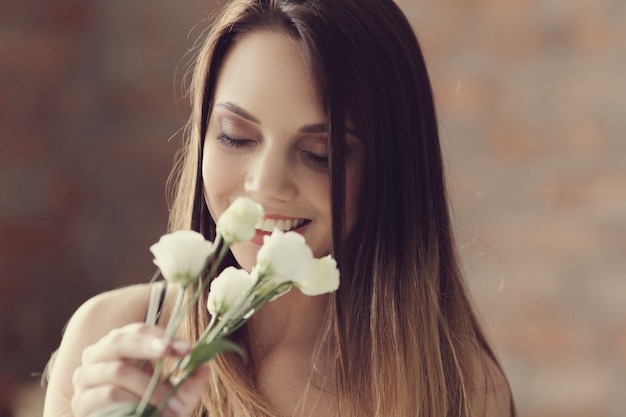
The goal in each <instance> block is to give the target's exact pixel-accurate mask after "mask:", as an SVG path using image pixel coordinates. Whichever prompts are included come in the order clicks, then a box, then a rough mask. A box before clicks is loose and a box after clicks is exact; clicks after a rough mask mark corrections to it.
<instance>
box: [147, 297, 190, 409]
mask: <svg viewBox="0 0 626 417" xmlns="http://www.w3.org/2000/svg"><path fill="white" fill-rule="evenodd" d="M184 297H185V287H184V286H182V285H181V286H180V288H179V290H178V294H177V296H176V303H175V304H174V309H173V310H172V316H171V319H170V321H169V323H167V328H166V329H165V341H166V342H167V343H169V342H170V341H171V340H172V338H173V337H174V334H175V332H176V329H177V328H178V324H179V323H180V319H178V313H179V311H180V307H181V305H182V303H183V299H184ZM162 369H163V359H159V360H158V361H157V362H156V365H155V367H154V372H152V378H150V382H149V383H148V387H147V388H146V391H145V393H144V395H143V397H141V401H140V402H139V405H138V406H137V409H136V413H137V415H139V416H143V413H144V412H145V411H146V407H148V404H149V402H150V398H152V394H154V390H155V389H156V386H157V384H158V383H159V378H160V376H161V370H162Z"/></svg>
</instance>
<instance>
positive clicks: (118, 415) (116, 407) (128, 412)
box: [89, 402, 156, 417]
mask: <svg viewBox="0 0 626 417" xmlns="http://www.w3.org/2000/svg"><path fill="white" fill-rule="evenodd" d="M137 406H138V404H135V403H131V402H124V403H115V404H111V405H110V406H108V407H106V408H103V409H101V410H98V411H95V412H93V413H91V414H90V415H89V417H148V416H151V415H152V414H153V413H154V412H155V411H156V407H154V406H152V405H148V406H147V407H146V409H145V410H144V412H143V415H141V416H140V415H139V414H137Z"/></svg>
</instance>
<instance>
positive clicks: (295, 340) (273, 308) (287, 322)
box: [247, 288, 328, 361]
mask: <svg viewBox="0 0 626 417" xmlns="http://www.w3.org/2000/svg"><path fill="white" fill-rule="evenodd" d="M327 306H328V295H321V296H316V297H309V296H305V295H303V294H302V293H301V292H300V291H298V290H297V289H295V288H294V289H292V290H291V291H290V292H288V293H287V294H285V295H283V296H281V297H279V298H278V299H276V300H274V301H272V302H270V303H268V304H266V305H265V306H264V307H263V309H261V310H260V311H259V312H258V313H256V314H255V315H254V316H253V317H252V318H251V319H250V321H249V323H248V325H247V326H248V332H249V334H250V335H251V338H250V340H253V341H254V342H253V343H252V346H250V350H251V351H250V354H251V355H252V357H253V358H254V359H255V361H257V360H263V358H264V357H266V356H267V355H271V354H272V353H273V352H274V351H276V350H284V349H289V350H290V349H297V350H298V351H299V352H302V353H303V354H307V355H309V356H310V355H312V354H313V351H314V349H315V345H316V341H317V339H318V337H319V335H320V332H321V330H322V326H323V325H324V320H325V317H326V309H327Z"/></svg>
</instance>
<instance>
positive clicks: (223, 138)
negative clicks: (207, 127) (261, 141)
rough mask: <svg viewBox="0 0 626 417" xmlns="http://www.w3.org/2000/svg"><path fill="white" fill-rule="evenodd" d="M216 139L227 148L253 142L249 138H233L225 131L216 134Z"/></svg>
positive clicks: (239, 146)
mask: <svg viewBox="0 0 626 417" xmlns="http://www.w3.org/2000/svg"><path fill="white" fill-rule="evenodd" d="M217 140H219V141H220V142H222V144H223V145H224V146H226V147H227V148H241V147H244V146H247V145H250V144H252V143H254V141H253V140H251V139H235V138H232V137H230V136H228V135H227V134H226V133H224V132H221V133H220V134H218V135H217Z"/></svg>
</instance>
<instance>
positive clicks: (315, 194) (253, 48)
mask: <svg viewBox="0 0 626 417" xmlns="http://www.w3.org/2000/svg"><path fill="white" fill-rule="evenodd" d="M251 68H254V70H253V71H251V70H250V69H251ZM214 103H215V105H214V107H213V109H212V111H211V115H210V118H209V124H208V129H207V135H206V138H205V144H204V157H203V164H202V174H203V182H204V193H205V199H206V202H207V206H208V207H209V211H210V213H211V215H212V217H213V218H219V216H220V215H221V214H222V213H223V211H224V210H225V209H226V208H227V207H228V206H229V205H230V204H231V203H232V201H234V200H235V199H236V198H237V197H240V196H246V197H249V198H251V199H253V200H254V201H256V202H258V203H259V204H261V205H262V206H263V208H264V211H265V213H266V214H265V217H266V219H273V220H274V219H283V220H285V219H289V220H293V221H296V220H300V221H305V223H304V224H303V225H302V226H299V227H295V229H294V230H295V231H296V232H298V233H301V234H302V235H303V236H304V238H305V240H306V242H307V244H308V245H309V246H310V247H311V249H312V250H313V254H314V255H315V256H316V257H321V256H324V255H327V254H329V253H330V252H331V250H332V241H331V220H332V217H331V203H330V182H329V171H328V150H327V134H328V133H327V131H326V120H325V116H324V111H323V108H322V106H321V103H320V100H319V97H318V94H317V92H316V89H315V85H314V83H313V81H312V79H311V74H310V71H309V69H308V67H307V66H306V63H305V61H304V59H303V55H302V51H301V49H300V45H299V44H298V43H297V42H296V41H294V40H293V39H291V38H289V37H287V36H286V35H284V34H282V33H279V32H267V31H265V32H259V33H252V34H249V35H247V36H246V37H244V38H243V39H241V40H240V41H238V42H237V44H236V45H235V46H234V47H233V48H232V50H231V51H230V53H229V54H228V55H227V56H226V59H225V61H224V63H223V66H222V69H221V72H220V75H219V78H218V83H217V87H216V91H215V96H214ZM346 140H347V144H348V152H347V159H346V185H347V187H346V188H347V189H348V190H350V192H348V194H347V195H346V212H347V215H346V219H347V221H346V223H347V231H348V232H349V231H350V229H351V228H352V226H353V224H354V218H355V216H356V207H355V206H356V203H355V202H356V199H357V198H358V190H359V189H360V173H361V171H362V167H363V156H362V150H361V147H360V143H359V140H358V138H356V137H355V136H353V135H349V136H348V137H347V138H346ZM264 234H269V233H261V232H257V236H256V238H255V239H253V240H252V241H251V242H242V243H238V244H236V245H235V246H233V248H232V250H233V254H234V255H235V258H236V259H237V261H238V262H239V264H240V265H241V266H242V267H243V268H244V269H246V270H250V269H252V267H253V266H254V265H255V263H256V254H257V252H258V250H259V248H260V244H261V243H262V239H261V237H262V236H263V235H264ZM326 305H327V297H326V296H318V297H306V296H303V295H302V294H301V293H299V292H298V291H297V290H294V291H291V292H290V293H288V294H286V295H285V296H283V297H281V298H279V299H278V300H276V301H274V302H272V303H270V304H269V305H267V306H266V307H264V308H263V310H261V311H260V312H259V313H258V314H256V315H255V316H254V317H253V319H252V320H251V321H250V323H249V331H250V332H251V333H252V334H253V335H254V343H253V344H252V346H251V347H250V351H251V352H250V354H251V355H252V356H253V357H254V363H255V366H256V369H255V375H256V376H257V386H258V387H259V390H260V391H261V392H262V393H263V394H264V395H265V396H266V397H267V398H268V399H269V400H270V402H271V403H272V404H273V405H274V406H275V407H277V408H278V409H279V410H281V411H282V412H284V413H285V415H292V414H293V413H294V412H295V411H296V409H297V408H298V406H299V404H298V403H299V401H300V400H301V398H302V397H303V392H305V391H307V392H308V393H309V395H307V396H306V397H305V399H304V400H303V404H304V407H305V409H307V410H308V411H307V413H313V414H310V415H313V416H314V415H316V414H317V413H319V414H320V415H324V416H329V415H333V414H334V412H333V407H334V398H333V397H332V396H330V395H328V394H326V393H323V392H321V391H320V390H319V389H318V388H315V387H312V386H311V385H310V384H309V376H310V373H311V369H312V355H313V346H314V345H315V341H316V339H317V336H318V332H319V329H320V327H321V325H322V319H323V318H324V315H325V310H326ZM320 366H322V365H320V363H319V362H318V363H317V368H318V369H319V367H320ZM324 373H325V372H324ZM327 383H328V382H327ZM315 386H316V387H317V383H316V384H315ZM300 406H302V404H300ZM307 415H309V414H307Z"/></svg>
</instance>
